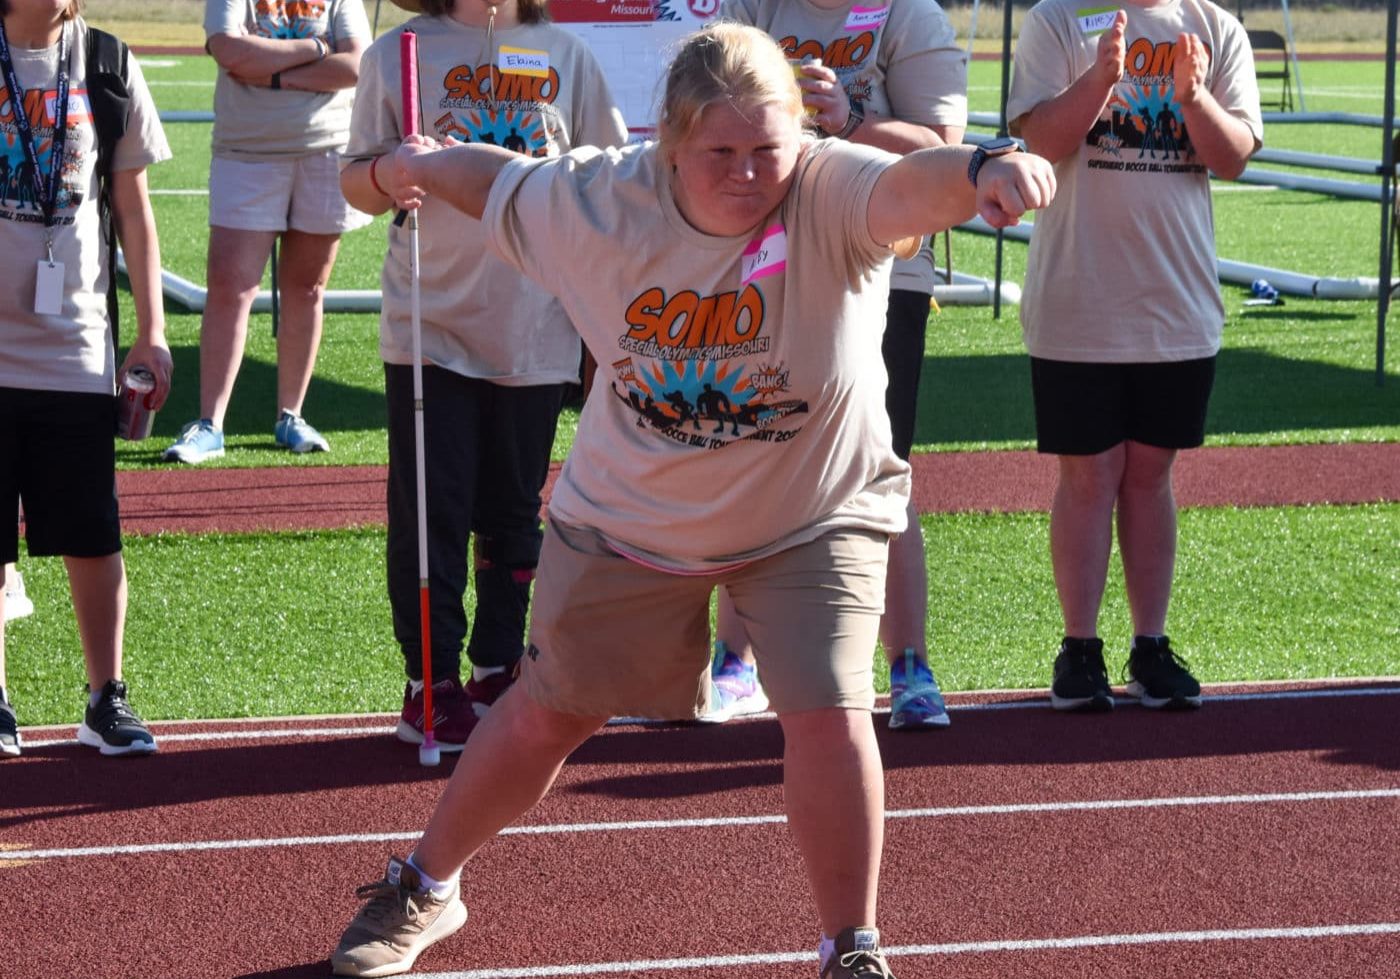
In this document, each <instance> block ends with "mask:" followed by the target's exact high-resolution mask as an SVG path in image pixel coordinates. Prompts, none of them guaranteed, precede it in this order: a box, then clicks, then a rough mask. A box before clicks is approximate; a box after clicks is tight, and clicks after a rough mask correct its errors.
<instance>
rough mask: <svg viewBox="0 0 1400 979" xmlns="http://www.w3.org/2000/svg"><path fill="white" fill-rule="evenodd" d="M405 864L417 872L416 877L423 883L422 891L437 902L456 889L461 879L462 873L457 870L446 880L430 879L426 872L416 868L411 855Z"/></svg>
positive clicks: (418, 867)
mask: <svg viewBox="0 0 1400 979" xmlns="http://www.w3.org/2000/svg"><path fill="white" fill-rule="evenodd" d="M407 862H408V865H409V866H411V867H412V868H413V869H414V870H416V871H418V877H419V879H420V880H421V881H422V882H423V890H425V891H427V892H428V893H429V894H431V895H432V896H433V897H435V898H437V899H438V900H439V901H440V900H442V899H443V898H445V897H447V896H448V895H450V894H451V893H452V892H453V891H455V890H456V889H457V881H458V880H460V879H461V877H462V872H461V871H460V870H459V871H457V872H456V873H455V874H453V875H452V876H451V877H450V878H448V879H447V880H438V879H437V878H436V877H430V876H429V875H428V872H427V871H425V870H424V869H423V868H422V867H420V866H418V864H417V863H416V862H415V861H414V859H413V855H412V854H409V857H408V861H407Z"/></svg>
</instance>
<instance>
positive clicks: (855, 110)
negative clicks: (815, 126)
mask: <svg viewBox="0 0 1400 979" xmlns="http://www.w3.org/2000/svg"><path fill="white" fill-rule="evenodd" d="M863 122H865V110H864V109H863V108H861V105H860V103H859V102H851V103H850V112H849V113H848V114H847V116H846V124H845V125H844V126H842V127H841V128H840V129H838V130H837V131H836V132H834V133H833V132H829V131H827V130H825V129H823V130H822V132H824V133H826V135H827V136H829V137H831V138H832V139H850V138H851V136H852V134H853V133H855V131H856V130H857V129H859V128H860V124H861V123H863Z"/></svg>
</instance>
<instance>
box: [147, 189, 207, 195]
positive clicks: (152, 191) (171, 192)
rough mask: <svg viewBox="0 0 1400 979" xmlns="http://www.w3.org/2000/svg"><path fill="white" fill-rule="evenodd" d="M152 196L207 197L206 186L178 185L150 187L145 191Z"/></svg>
mask: <svg viewBox="0 0 1400 979" xmlns="http://www.w3.org/2000/svg"><path fill="white" fill-rule="evenodd" d="M147 193H148V194H150V195H151V196H152V197H208V196H209V188H208V187H196V188H193V189H184V188H180V187H152V188H151V189H150V190H148V191H147Z"/></svg>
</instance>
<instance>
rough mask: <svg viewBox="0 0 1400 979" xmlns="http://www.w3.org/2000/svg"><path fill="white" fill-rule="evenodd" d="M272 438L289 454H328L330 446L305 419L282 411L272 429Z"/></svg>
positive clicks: (285, 410)
mask: <svg viewBox="0 0 1400 979" xmlns="http://www.w3.org/2000/svg"><path fill="white" fill-rule="evenodd" d="M272 437H273V438H275V439H276V440H277V444H278V445H280V446H281V447H282V448H284V449H287V450H289V451H291V452H296V453H302V452H329V451H330V450H331V444H330V443H329V442H327V441H326V440H325V438H324V437H322V435H321V433H320V432H318V431H316V429H314V428H312V427H311V425H310V424H309V423H308V422H307V421H306V419H305V418H303V417H301V416H300V415H298V414H296V413H294V412H291V411H288V410H287V409H286V408H283V409H282V414H281V415H279V416H278V418H277V425H276V426H275V427H274V428H273V429H272Z"/></svg>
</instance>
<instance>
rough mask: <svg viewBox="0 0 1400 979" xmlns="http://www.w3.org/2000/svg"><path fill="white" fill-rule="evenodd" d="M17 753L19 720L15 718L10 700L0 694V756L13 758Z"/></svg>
mask: <svg viewBox="0 0 1400 979" xmlns="http://www.w3.org/2000/svg"><path fill="white" fill-rule="evenodd" d="M18 754H19V721H17V720H15V709H14V708H13V707H11V706H10V702H9V701H8V700H6V699H5V698H4V697H3V696H0V758H13V757H14V756H15V755H18Z"/></svg>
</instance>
